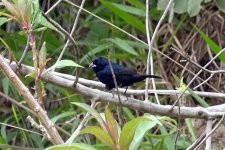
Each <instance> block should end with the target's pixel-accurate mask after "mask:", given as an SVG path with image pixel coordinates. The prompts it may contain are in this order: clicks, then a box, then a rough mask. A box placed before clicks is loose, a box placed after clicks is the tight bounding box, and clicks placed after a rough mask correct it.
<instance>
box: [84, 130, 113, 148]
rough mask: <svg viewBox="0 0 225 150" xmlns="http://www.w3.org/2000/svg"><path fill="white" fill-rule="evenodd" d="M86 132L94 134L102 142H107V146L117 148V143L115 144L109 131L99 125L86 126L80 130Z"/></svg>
mask: <svg viewBox="0 0 225 150" xmlns="http://www.w3.org/2000/svg"><path fill="white" fill-rule="evenodd" d="M84 133H89V134H93V135H95V136H96V138H98V139H99V140H100V141H101V142H102V143H104V144H106V145H107V146H109V147H110V148H112V149H114V148H115V144H114V142H113V140H112V138H111V137H110V136H109V134H108V133H107V132H105V131H104V130H102V129H101V128H100V127H97V126H89V127H86V128H84V129H83V130H82V131H81V132H80V134H84Z"/></svg>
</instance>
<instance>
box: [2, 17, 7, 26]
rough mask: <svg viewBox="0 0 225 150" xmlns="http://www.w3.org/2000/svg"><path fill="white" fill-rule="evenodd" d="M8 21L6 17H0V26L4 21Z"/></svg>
mask: <svg viewBox="0 0 225 150" xmlns="http://www.w3.org/2000/svg"><path fill="white" fill-rule="evenodd" d="M7 21H8V19H7V18H5V17H0V26H1V25H3V24H4V23H6V22H7Z"/></svg>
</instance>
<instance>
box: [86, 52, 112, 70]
mask: <svg viewBox="0 0 225 150" xmlns="http://www.w3.org/2000/svg"><path fill="white" fill-rule="evenodd" d="M108 64H109V62H108V60H107V59H106V58H104V57H100V56H97V57H95V59H94V60H93V61H92V63H91V64H90V65H89V67H90V68H92V69H93V70H94V72H95V73H97V72H99V71H101V70H103V69H104V68H105V66H107V65H108Z"/></svg>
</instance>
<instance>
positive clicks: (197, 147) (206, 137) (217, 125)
mask: <svg viewBox="0 0 225 150" xmlns="http://www.w3.org/2000/svg"><path fill="white" fill-rule="evenodd" d="M224 115H225V114H223V116H222V118H221V119H220V121H219V122H218V123H217V124H216V126H215V127H214V128H213V129H212V130H211V131H210V132H209V133H208V134H207V135H206V136H205V138H204V139H203V140H202V141H201V142H200V143H199V144H198V146H196V147H195V149H194V150H198V149H199V147H200V146H201V145H202V144H203V143H204V142H205V141H206V140H207V139H208V137H209V136H211V134H212V133H213V132H214V131H215V130H216V129H217V128H218V127H219V126H220V124H221V123H222V121H223V120H224Z"/></svg>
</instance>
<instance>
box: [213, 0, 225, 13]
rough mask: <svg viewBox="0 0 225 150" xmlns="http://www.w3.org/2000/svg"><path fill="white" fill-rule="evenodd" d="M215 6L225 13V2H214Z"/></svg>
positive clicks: (219, 0) (218, 0) (220, 0)
mask: <svg viewBox="0 0 225 150" xmlns="http://www.w3.org/2000/svg"><path fill="white" fill-rule="evenodd" d="M215 3H216V6H217V7H218V8H219V9H220V10H221V11H223V12H224V13H225V0H216V1H215Z"/></svg>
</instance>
